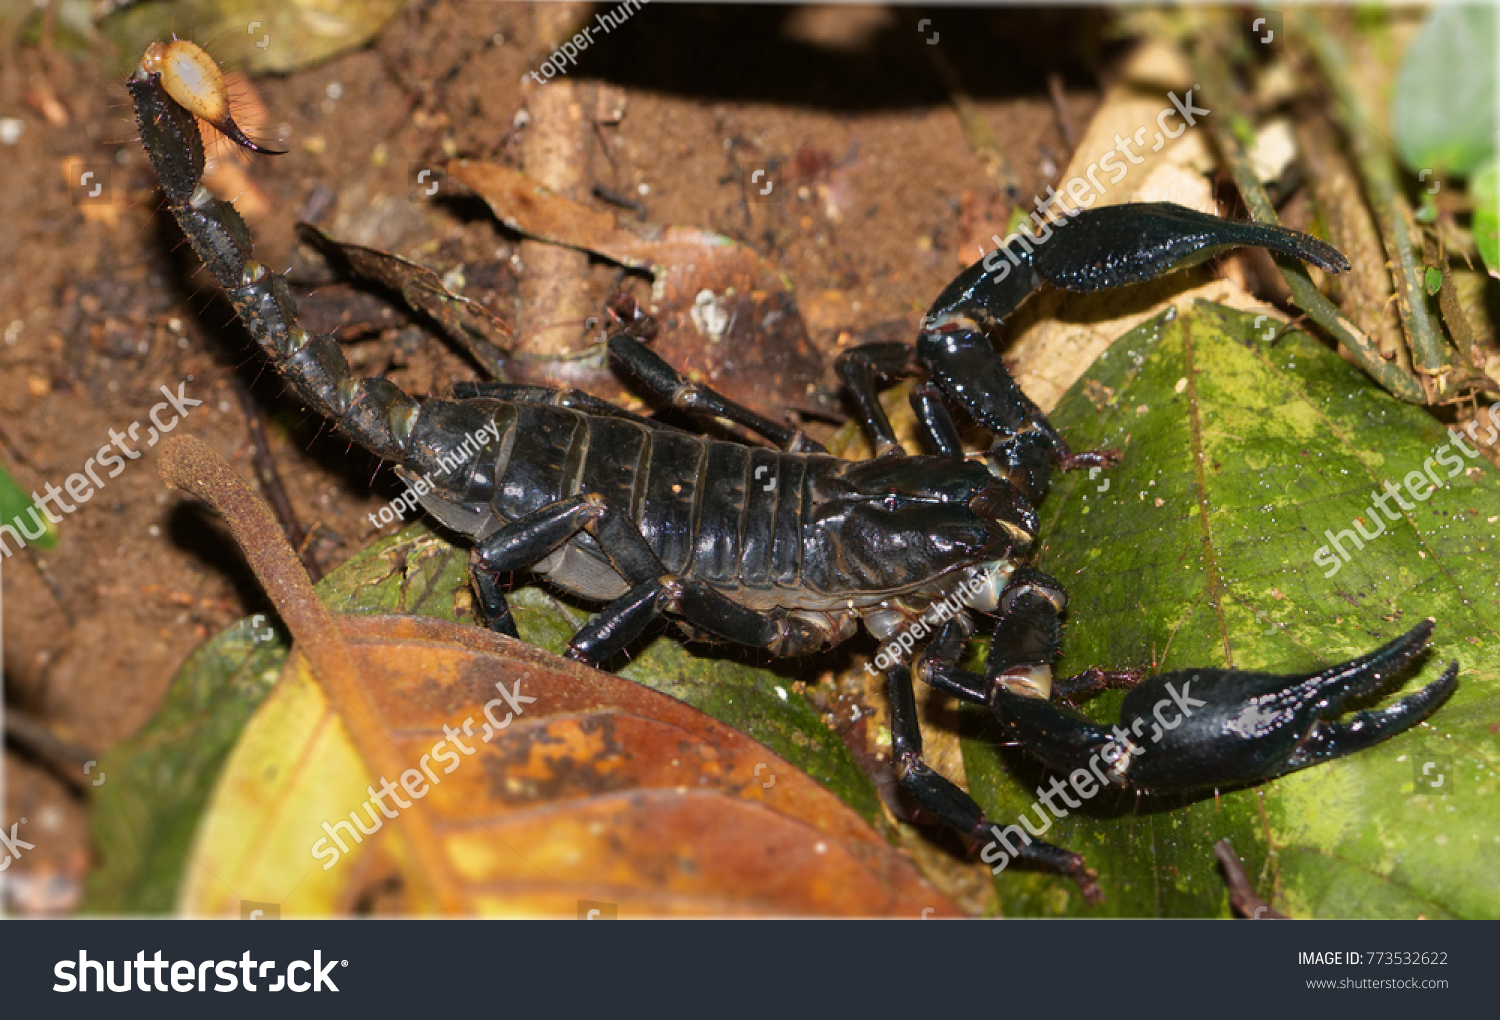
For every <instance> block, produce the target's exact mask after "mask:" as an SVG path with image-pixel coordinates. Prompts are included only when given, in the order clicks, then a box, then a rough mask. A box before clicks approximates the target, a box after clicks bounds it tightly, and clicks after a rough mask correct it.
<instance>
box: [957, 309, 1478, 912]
mask: <svg viewBox="0 0 1500 1020" xmlns="http://www.w3.org/2000/svg"><path fill="white" fill-rule="evenodd" d="M1258 332H1264V330H1257V329H1256V326H1255V322H1254V318H1253V316H1251V315H1249V314H1248V313H1242V312H1237V311H1233V310H1230V309H1226V308H1221V307H1218V306H1215V305H1211V304H1207V303H1200V304H1198V305H1197V306H1196V309H1195V310H1194V311H1192V312H1191V313H1188V314H1178V315H1175V316H1173V315H1167V316H1162V317H1159V318H1157V319H1155V320H1154V321H1152V322H1149V323H1146V324H1145V325H1143V326H1141V327H1140V328H1139V329H1137V330H1135V331H1133V332H1131V333H1129V334H1127V335H1125V336H1124V337H1122V338H1121V339H1120V340H1119V341H1118V342H1117V343H1115V344H1114V345H1113V346H1112V347H1111V348H1110V350H1109V351H1108V352H1107V354H1106V355H1105V356H1104V357H1103V358H1101V359H1100V361H1099V362H1098V363H1097V364H1096V365H1095V366H1094V368H1092V369H1091V370H1090V371H1089V373H1088V375H1087V376H1086V377H1085V380H1084V381H1083V383H1082V384H1081V385H1079V386H1076V387H1074V388H1073V390H1072V391H1070V392H1069V394H1068V395H1067V396H1066V397H1065V398H1064V400H1063V401H1062V402H1061V403H1060V404H1059V405H1058V407H1057V409H1056V411H1055V412H1054V414H1053V419H1052V420H1053V421H1054V422H1055V423H1056V424H1058V425H1059V427H1060V428H1062V429H1063V431H1064V432H1065V434H1066V435H1067V437H1068V440H1069V442H1070V443H1071V444H1072V445H1073V446H1074V448H1075V449H1089V448H1094V447H1105V446H1113V447H1117V448H1119V449H1121V450H1122V451H1123V453H1124V462H1123V463H1122V464H1121V466H1120V467H1118V468H1116V469H1114V470H1112V471H1110V472H1108V473H1107V474H1105V475H1102V476H1098V475H1097V473H1096V477H1087V476H1086V475H1085V474H1084V473H1082V472H1077V473H1071V474H1069V475H1066V476H1064V477H1062V478H1060V479H1059V480H1058V483H1057V484H1056V485H1055V486H1054V488H1053V491H1052V493H1051V495H1050V496H1049V497H1048V500H1047V502H1046V503H1045V504H1044V505H1043V508H1042V515H1043V522H1044V523H1043V538H1044V547H1043V549H1042V552H1041V555H1040V559H1039V565H1040V567H1041V568H1042V569H1044V570H1046V571H1048V572H1049V573H1051V574H1053V575H1055V576H1056V577H1057V578H1058V579H1059V580H1061V581H1062V582H1063V583H1064V584H1065V585H1066V586H1067V588H1068V589H1069V592H1070V593H1071V599H1070V602H1069V606H1068V621H1069V622H1068V630H1067V634H1066V638H1065V657H1064V659H1063V661H1062V662H1060V663H1059V664H1058V667H1057V668H1058V670H1059V671H1060V672H1059V675H1070V674H1072V673H1076V672H1079V671H1081V670H1082V669H1084V668H1086V667H1087V666H1089V665H1100V666H1105V667H1109V666H1135V667H1140V668H1144V669H1148V670H1153V671H1166V670H1173V669H1183V668H1187V667H1190V666H1194V665H1201V666H1224V665H1230V664H1232V665H1234V666H1239V667H1243V668H1247V669H1257V670H1263V671H1271V672H1277V673H1292V672H1298V671H1305V670H1312V669H1316V668H1320V667H1322V666H1326V665H1328V664H1331V663H1334V662H1338V661H1341V660H1345V659H1349V658H1352V657H1354V656H1356V655H1358V654H1363V653H1365V652H1367V651H1369V650H1370V649H1372V648H1374V647H1376V646H1378V645H1379V644H1381V643H1382V642H1383V641H1385V640H1388V639H1389V638H1392V637H1394V636H1396V635H1397V634H1398V633H1400V632H1402V631H1404V630H1406V629H1408V628H1409V627H1410V626H1411V625H1413V624H1414V623H1416V622H1417V621H1419V620H1421V619H1423V618H1425V617H1428V616H1431V617H1434V618H1436V620H1437V632H1436V635H1435V639H1434V648H1433V650H1432V652H1431V653H1430V654H1428V655H1426V656H1424V657H1423V658H1422V659H1421V660H1420V665H1419V668H1417V669H1413V670H1412V671H1411V672H1410V674H1409V675H1408V676H1407V677H1406V678H1404V679H1405V684H1404V689H1405V690H1408V691H1409V690H1414V689H1416V686H1417V685H1419V684H1424V683H1428V682H1430V681H1431V680H1433V679H1434V678H1435V677H1436V676H1437V674H1438V673H1439V672H1440V671H1441V669H1442V668H1443V666H1444V665H1445V664H1446V663H1448V662H1449V661H1452V660H1454V659H1456V660H1458V661H1459V663H1460V664H1461V672H1460V674H1459V685H1458V689H1457V691H1456V692H1455V694H1454V695H1453V696H1452V697H1451V698H1450V699H1449V701H1448V702H1447V703H1446V704H1445V705H1444V706H1443V707H1442V708H1440V709H1439V710H1438V711H1437V713H1436V714H1435V715H1434V716H1433V717H1432V719H1431V720H1429V722H1428V723H1424V724H1423V725H1421V726H1419V727H1417V728H1415V729H1413V730H1411V731H1409V732H1407V733H1405V734H1402V735H1401V736H1399V737H1397V738H1394V739H1392V740H1389V741H1386V742H1384V743H1382V744H1380V745H1379V746H1377V747H1374V748H1370V749H1368V750H1365V751H1361V752H1359V753H1358V754H1354V755H1352V756H1350V757H1347V758H1342V759H1339V760H1337V761H1334V762H1330V763H1325V764H1322V765H1319V766H1317V767H1315V768H1311V769H1308V770H1305V771H1303V772H1298V773H1295V774H1293V775H1290V776H1286V777H1284V778H1282V779H1279V780H1276V781H1274V782H1272V783H1267V784H1264V785H1262V786H1258V787H1254V788H1251V789H1246V790H1237V791H1227V790H1226V791H1221V792H1220V794H1219V795H1217V796H1216V795H1215V794H1214V793H1213V791H1208V792H1206V793H1205V794H1203V795H1202V796H1199V797H1195V798H1189V799H1187V800H1186V801H1184V800H1182V799H1176V800H1173V799H1168V798H1160V799H1157V798H1143V799H1140V800H1137V799H1136V798H1135V797H1134V795H1123V796H1121V797H1120V798H1119V799H1118V800H1107V798H1106V797H1104V796H1101V797H1098V798H1095V799H1094V800H1093V801H1089V802H1086V804H1085V806H1084V807H1082V808H1080V809H1079V810H1078V811H1076V812H1074V813H1072V814H1071V815H1069V816H1068V817H1066V818H1064V819H1061V820H1059V821H1057V822H1056V823H1055V824H1054V825H1053V826H1052V829H1051V831H1050V832H1049V833H1048V834H1047V837H1046V838H1047V839H1048V840H1049V841H1052V842H1056V843H1059V844H1061V845H1064V846H1067V847H1070V848H1072V849H1074V850H1077V851H1080V852H1082V853H1084V854H1085V855H1086V856H1087V858H1088V861H1089V864H1090V866H1092V867H1094V868H1096V869H1098V872H1099V876H1100V877H1099V881H1100V884H1101V886H1102V887H1103V888H1104V890H1105V892H1106V894H1107V896H1108V897H1109V900H1108V903H1106V904H1105V905H1104V907H1102V908H1089V907H1086V906H1085V905H1084V904H1083V903H1082V902H1081V898H1080V897H1079V896H1078V895H1077V893H1076V890H1075V889H1074V887H1073V885H1072V883H1071V882H1066V881H1060V880H1057V879H1054V878H1048V877H1041V876H1036V875H1026V874H1017V873H1015V872H1014V870H1013V869H1012V870H1011V871H1008V872H1007V873H1005V874H1004V875H1003V876H1002V877H1001V878H1000V879H999V881H998V883H997V889H998V891H999V893H1000V895H1001V897H1002V900H1003V903H1004V908H1005V911H1006V913H1007V914H1012V915H1014V914H1056V913H1079V914H1084V913H1086V914H1088V916H1098V915H1099V914H1100V913H1101V912H1104V913H1111V914H1120V915H1128V916H1129V915H1173V916H1184V915H1225V914H1226V913H1227V909H1228V906H1227V899H1226V892H1225V884H1224V878H1223V876H1222V875H1221V874H1220V873H1219V870H1218V866H1217V864H1216V862H1215V858H1214V852H1213V845H1214V843H1215V842H1217V841H1218V840H1220V839H1224V838H1228V839H1230V841H1231V842H1232V843H1233V845H1234V847H1235V848H1236V849H1237V850H1238V851H1239V852H1240V853H1241V854H1242V855H1243V856H1244V859H1245V864H1246V870H1247V873H1248V876H1249V878H1250V881H1251V882H1252V883H1253V884H1254V886H1255V888H1256V890H1257V892H1258V893H1259V894H1260V895H1261V896H1262V897H1263V898H1264V899H1265V900H1267V901H1268V902H1270V903H1271V904H1272V905H1273V906H1275V907H1277V908H1278V909H1281V910H1283V911H1285V912H1286V913H1288V914H1290V915H1292V916H1294V917H1341V916H1370V917H1415V916H1419V915H1420V916H1426V917H1442V916H1463V917H1493V916H1495V915H1496V913H1497V912H1500V880H1497V879H1496V875H1497V874H1500V872H1497V871H1496V870H1495V863H1496V859H1497V856H1500V817H1497V808H1496V805H1497V803H1500V801H1497V800H1496V797H1495V794H1496V791H1497V778H1496V772H1497V770H1500V745H1497V741H1496V737H1495V726H1496V725H1497V721H1500V698H1497V692H1500V633H1497V631H1496V628H1495V619H1496V617H1495V613H1494V611H1493V610H1494V606H1495V601H1496V596H1497V595H1500V580H1497V576H1496V572H1495V555H1496V549H1497V546H1500V528H1497V522H1500V479H1497V475H1496V472H1495V470H1494V469H1493V468H1492V467H1490V465H1489V464H1487V463H1486V462H1484V461H1483V459H1482V458H1480V457H1478V456H1477V455H1476V456H1469V455H1468V454H1467V453H1466V452H1464V451H1465V449H1466V448H1467V449H1473V447H1472V446H1467V447H1464V446H1461V445H1460V444H1459V441H1458V440H1455V439H1454V438H1452V436H1450V435H1449V434H1448V433H1447V432H1445V430H1444V428H1443V426H1441V425H1440V424H1439V423H1437V422H1436V421H1435V420H1434V419H1433V418H1431V417H1430V416H1429V415H1428V414H1427V413H1426V412H1424V411H1422V410H1420V409H1418V408H1413V407H1410V406H1408V405H1405V404H1402V403H1400V402H1398V401H1396V400H1394V399H1392V398H1391V397H1390V396H1388V395H1387V394H1385V393H1384V392H1383V391H1381V390H1380V389H1378V388H1377V387H1375V386H1374V385H1373V384H1372V383H1370V382H1369V380H1368V379H1366V378H1365V377H1364V376H1363V375H1362V374H1361V373H1359V372H1358V371H1357V370H1356V369H1354V368H1353V367H1351V366H1350V365H1348V364H1346V363H1345V362H1343V361H1342V360H1340V359H1339V358H1338V357H1336V356H1335V355H1333V354H1331V353H1330V352H1328V351H1327V350H1326V349H1325V348H1323V347H1321V346H1319V345H1318V344H1317V343H1315V342H1314V341H1313V340H1312V339H1311V338H1309V337H1306V336H1305V335H1303V334H1300V333H1289V334H1286V335H1284V336H1282V337H1281V338H1280V339H1279V340H1277V341H1276V342H1275V343H1274V344H1272V343H1266V342H1264V341H1262V340H1260V339H1257V337H1256V334H1257V333H1258ZM1091 383H1092V384H1093V385H1095V386H1102V387H1107V388H1108V391H1111V392H1113V394H1114V400H1113V402H1112V403H1110V404H1108V405H1107V406H1105V407H1103V408H1100V407H1098V406H1096V404H1095V403H1093V402H1092V401H1091V400H1090V399H1089V396H1088V388H1089V385H1090V384H1091ZM1481 431H1482V430H1481ZM1459 438H1460V439H1462V436H1460V437H1459ZM1413 473H1415V477H1413ZM1424 473H1425V474H1426V476H1427V477H1428V478H1429V479H1430V478H1432V477H1434V476H1435V477H1437V478H1438V480H1439V481H1440V482H1441V487H1440V488H1437V489H1436V490H1435V491H1431V490H1432V486H1431V484H1430V482H1429V483H1427V484H1426V485H1419V484H1418V482H1417V481H1416V479H1417V478H1421V477H1423V475H1424ZM1409 480H1410V481H1409ZM1385 482H1390V483H1391V484H1392V485H1393V486H1397V487H1401V486H1405V485H1408V484H1410V485H1414V486H1418V491H1426V492H1427V495H1426V497H1424V498H1421V499H1415V498H1413V497H1411V496H1410V495H1406V496H1404V497H1403V498H1404V499H1406V501H1407V503H1408V504H1410V509H1402V510H1400V511H1398V515H1399V519H1398V520H1396V521H1394V522H1382V521H1380V520H1378V519H1375V518H1376V514H1375V513H1372V511H1371V510H1370V506H1371V502H1372V498H1373V496H1374V495H1378V494H1380V493H1381V492H1382V491H1383V489H1382V486H1383V483H1385ZM1404 491H1409V490H1404ZM1389 502H1390V505H1391V507H1392V508H1393V509H1395V507H1396V505H1397V504H1395V503H1394V501H1389ZM1360 528H1363V529H1364V533H1365V534H1366V535H1370V534H1374V535H1376V537H1374V538H1372V539H1368V540H1364V539H1360V538H1359V537H1358V534H1357V530H1358V529H1360ZM1341 533H1342V534H1341ZM1350 536H1353V538H1351V537H1350ZM1335 540H1337V541H1338V543H1339V545H1340V547H1341V548H1343V549H1344V550H1345V551H1346V552H1347V554H1348V555H1347V558H1346V557H1344V556H1342V555H1340V554H1339V553H1338V552H1337V551H1336V550H1334V549H1333V548H1331V546H1332V545H1333V543H1334V541H1335ZM1122 697H1123V696H1122V695H1121V694H1118V693H1112V694H1107V695H1105V696H1103V697H1101V698H1099V699H1097V700H1096V701H1095V702H1093V703H1091V704H1089V705H1088V706H1087V707H1086V714H1088V715H1089V716H1090V718H1093V719H1096V720H1108V721H1110V722H1113V721H1114V720H1115V719H1117V718H1118V711H1119V705H1120V701H1121V699H1122ZM971 718H972V722H973V723H974V729H973V732H972V733H971V734H970V736H971V738H972V739H968V740H966V741H965V748H964V751H965V754H964V757H965V764H966V768H967V773H968V778H969V782H970V789H971V792H973V793H974V795H975V796H976V797H977V798H978V799H979V800H980V802H981V803H982V804H983V805H984V806H985V807H986V809H988V810H990V811H993V812H994V816H995V817H997V818H1001V819H1014V818H1016V817H1017V816H1018V815H1019V814H1020V813H1021V812H1023V811H1030V810H1033V801H1034V800H1035V793H1034V790H1035V789H1036V787H1037V786H1038V785H1039V784H1041V783H1042V782H1043V781H1044V775H1043V773H1042V771H1041V769H1040V767H1039V766H1037V765H1035V764H1034V763H1033V762H1032V761H1031V760H1030V759H1028V758H1027V757H1026V756H1025V755H1024V754H1022V753H1021V752H1019V751H1016V750H1014V749H1010V750H1004V751H999V750H997V749H996V746H995V744H994V742H993V741H994V738H995V734H994V732H993V728H991V727H988V726H986V725H985V719H984V718H983V717H982V716H981V715H980V714H978V713H976V714H975V715H974V716H972V717H971ZM1424 768H1425V772H1424ZM1434 776H1441V777H1442V779H1441V783H1440V784H1439V783H1438V782H1435V781H1434Z"/></svg>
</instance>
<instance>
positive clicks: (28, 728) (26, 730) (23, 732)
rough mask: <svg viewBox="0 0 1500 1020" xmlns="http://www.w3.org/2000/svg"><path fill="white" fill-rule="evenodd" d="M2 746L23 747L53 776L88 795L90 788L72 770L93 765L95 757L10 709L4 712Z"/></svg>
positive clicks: (94, 753)
mask: <svg viewBox="0 0 1500 1020" xmlns="http://www.w3.org/2000/svg"><path fill="white" fill-rule="evenodd" d="M5 742H6V743H7V744H12V745H14V746H16V747H24V748H26V750H28V751H30V752H31V753H32V754H34V755H36V756H37V757H38V758H40V759H41V760H42V761H43V762H45V763H46V764H47V765H49V766H51V769H52V771H53V774H54V775H56V776H57V778H58V779H59V780H61V781H62V782H64V783H66V784H67V785H68V786H70V787H72V788H73V789H74V790H76V791H77V792H79V793H88V792H89V787H90V784H89V783H88V782H87V781H86V780H85V779H84V778H83V775H82V774H81V773H80V772H79V770H78V769H77V768H76V767H70V766H78V765H87V764H88V763H89V762H92V761H97V760H98V758H99V755H98V754H97V753H96V752H94V751H90V750H88V749H87V748H82V747H79V746H78V745H76V744H70V743H68V742H67V741H66V740H63V739H62V738H61V737H59V736H57V734H55V733H53V732H52V731H51V730H49V729H48V728H47V727H46V726H44V725H43V724H42V723H40V722H37V721H36V720H35V719H32V718H31V717H30V716H26V715H22V714H21V713H20V712H17V711H16V710H15V708H13V707H7V708H6V710H5Z"/></svg>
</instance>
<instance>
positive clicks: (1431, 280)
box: [1423, 266, 1443, 297]
mask: <svg viewBox="0 0 1500 1020" xmlns="http://www.w3.org/2000/svg"><path fill="white" fill-rule="evenodd" d="M1423 283H1424V286H1425V288H1426V290H1427V294H1428V296H1429V297H1431V296H1432V295H1434V294H1436V293H1437V292H1438V291H1440V290H1442V289H1443V271H1442V270H1441V269H1438V268H1437V267H1436V266H1428V267H1427V269H1426V272H1425V273H1424V274H1423Z"/></svg>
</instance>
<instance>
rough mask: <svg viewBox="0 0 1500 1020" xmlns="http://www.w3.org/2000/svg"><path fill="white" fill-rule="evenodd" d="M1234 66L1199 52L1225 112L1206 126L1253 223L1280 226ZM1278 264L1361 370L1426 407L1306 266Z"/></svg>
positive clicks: (1302, 302) (1418, 390) (1203, 75)
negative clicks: (1254, 162) (1246, 131)
mask: <svg viewBox="0 0 1500 1020" xmlns="http://www.w3.org/2000/svg"><path fill="white" fill-rule="evenodd" d="M1200 38H1203V39H1207V38H1208V34H1207V33H1205V34H1204V35H1203V36H1201V37H1200ZM1228 61H1229V58H1228V55H1227V54H1225V53H1223V52H1205V51H1204V50H1203V49H1196V50H1194V52H1193V66H1194V69H1195V70H1196V71H1197V74H1198V77H1199V80H1200V81H1201V82H1202V83H1203V92H1204V95H1205V96H1206V97H1207V99H1208V101H1209V106H1210V109H1214V110H1218V109H1220V108H1221V107H1222V109H1223V113H1222V114H1219V115H1215V116H1214V117H1213V118H1212V119H1210V120H1207V121H1206V123H1207V124H1208V127H1209V132H1210V133H1211V134H1212V135H1213V138H1214V142H1215V144H1217V145H1218V147H1219V151H1220V152H1221V153H1222V154H1223V156H1224V162H1225V163H1226V164H1227V165H1228V167H1229V170H1230V173H1231V174H1233V175H1234V183H1235V186H1236V187H1238V188H1239V192H1240V195H1241V197H1242V198H1244V200H1245V207H1246V208H1247V209H1249V211H1250V218H1251V219H1253V220H1255V221H1256V222H1258V223H1279V221H1278V220H1277V218H1276V209H1275V207H1274V206H1273V205H1272V204H1271V200H1270V199H1269V198H1267V197H1266V193H1265V190H1264V189H1263V188H1262V187H1261V186H1260V181H1259V179H1258V178H1257V177H1256V176H1255V170H1254V168H1253V167H1251V165H1250V157H1249V156H1248V155H1246V153H1245V149H1244V146H1242V145H1241V144H1240V140H1239V139H1238V138H1237V137H1235V134H1234V131H1233V130H1232V128H1231V124H1232V122H1233V120H1234V116H1233V114H1232V113H1231V111H1232V109H1233V108H1234V106H1235V104H1234V102H1233V96H1234V92H1233V89H1232V88H1231V86H1230V84H1229V78H1228V74H1227V68H1228ZM1276 264H1277V267H1278V268H1279V269H1280V270H1281V275H1282V278H1283V279H1285V280H1286V285H1287V287H1288V288H1290V289H1291V292H1292V300H1293V301H1294V302H1296V304H1297V307H1299V308H1301V309H1302V310H1303V311H1305V312H1306V313H1307V314H1308V315H1309V316H1310V317H1311V318H1312V320H1313V321H1314V322H1316V323H1317V324H1318V325H1320V326H1322V327H1323V328H1324V329H1326V330H1328V332H1329V333H1331V334H1332V335H1333V337H1334V339H1336V340H1338V342H1339V343H1340V344H1341V345H1343V347H1344V349H1345V350H1346V351H1348V352H1349V353H1350V355H1351V356H1352V357H1353V358H1354V360H1355V363H1356V364H1358V365H1359V367H1360V368H1363V369H1364V370H1365V371H1366V372H1368V373H1369V374H1370V376H1371V377H1372V378H1373V379H1374V380H1375V381H1376V382H1378V383H1380V385H1382V386H1384V387H1385V388H1386V389H1387V390H1389V391H1390V392H1391V393H1392V394H1393V395H1395V396H1397V397H1400V398H1401V399H1402V400H1407V401H1410V402H1411V403H1414V404H1421V403H1425V402H1426V400H1427V394H1426V393H1425V392H1424V390H1423V388H1422V385H1421V384H1420V383H1419V382H1418V381H1417V380H1416V379H1415V378H1413V377H1412V376H1410V375H1408V374H1406V373H1405V372H1403V371H1401V369H1400V368H1399V367H1398V366H1396V365H1393V364H1391V363H1390V362H1388V361H1386V360H1385V359H1384V358H1382V357H1381V356H1380V350H1379V348H1378V347H1377V346H1376V345H1375V343H1374V341H1372V340H1371V339H1370V338H1369V337H1368V336H1366V335H1365V334H1364V332H1363V331H1362V330H1360V328H1359V327H1358V326H1356V325H1354V323H1352V322H1350V321H1349V320H1348V319H1346V318H1344V316H1343V315H1341V314H1340V313H1339V310H1338V308H1337V307H1335V306H1334V304H1333V302H1331V301H1329V300H1328V299H1327V298H1326V297H1324V296H1323V295H1322V294H1321V293H1320V292H1319V291H1318V288H1317V287H1316V286H1315V285H1314V284H1313V282H1312V277H1311V276H1309V275H1308V272H1307V268H1306V267H1305V266H1303V265H1302V263H1301V262H1298V261H1296V260H1295V259H1290V258H1282V257H1278V258H1277V259H1276Z"/></svg>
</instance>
